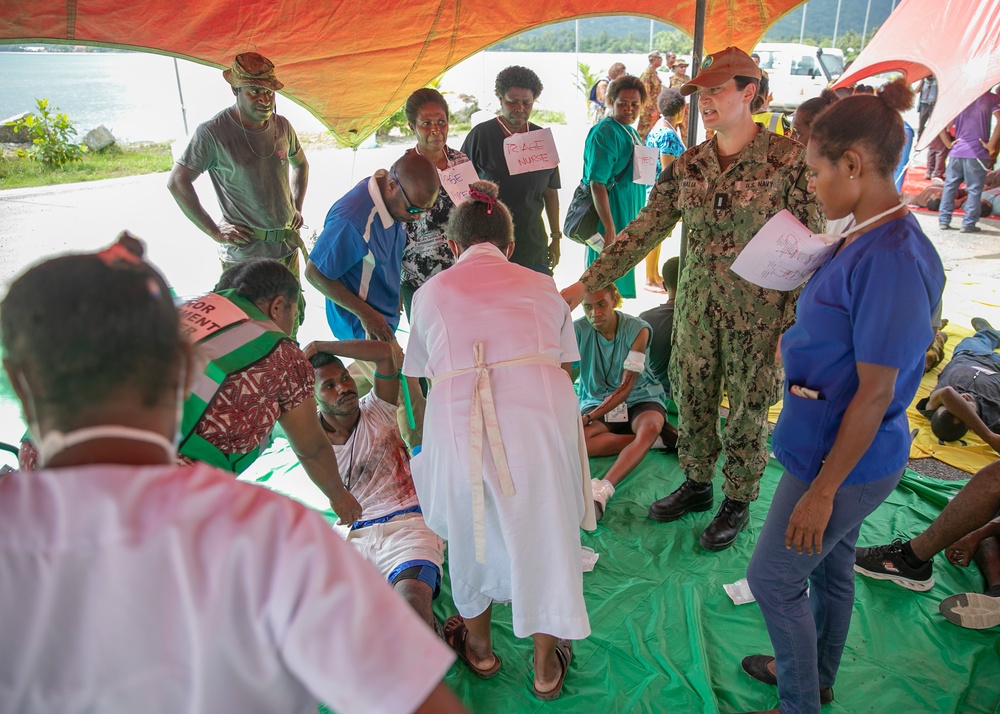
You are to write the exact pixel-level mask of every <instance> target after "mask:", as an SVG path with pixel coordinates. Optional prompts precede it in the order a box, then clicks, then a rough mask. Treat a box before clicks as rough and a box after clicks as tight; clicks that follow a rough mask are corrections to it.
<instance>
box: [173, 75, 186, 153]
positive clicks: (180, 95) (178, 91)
mask: <svg viewBox="0 0 1000 714" xmlns="http://www.w3.org/2000/svg"><path fill="white" fill-rule="evenodd" d="M174 76H175V77H177V96H178V97H180V100H181V119H183V120H184V136H188V118H187V109H185V108H184V92H182V91H181V71H180V69H179V68H178V67H177V58H176V57H174Z"/></svg>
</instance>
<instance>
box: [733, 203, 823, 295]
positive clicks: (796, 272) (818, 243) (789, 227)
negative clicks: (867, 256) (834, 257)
mask: <svg viewBox="0 0 1000 714" xmlns="http://www.w3.org/2000/svg"><path fill="white" fill-rule="evenodd" d="M829 237H831V238H834V239H839V238H840V236H829ZM826 238H828V236H826V235H823V234H818V233H817V234H813V233H812V232H811V231H810V230H809V229H808V228H806V227H805V226H804V225H802V223H801V222H800V221H799V219H797V218H796V217H795V216H793V215H792V214H791V212H790V211H789V210H788V209H787V208H786V209H784V210H782V211H780V212H778V213H777V214H776V215H775V216H773V217H772V218H771V220H769V221H768V222H767V223H765V224H764V226H763V228H761V229H760V230H759V231H757V235H755V236H754V237H753V238H752V239H751V240H750V242H749V243H747V245H746V247H745V248H744V249H743V250H742V252H740V254H739V255H738V256H737V257H736V260H734V261H733V268H732V269H733V272H734V273H736V274H737V275H739V276H740V277H741V278H744V279H745V280H749V281H750V282H751V283H753V284H754V285H760V286H761V287H763V288H769V289H771V290H792V289H794V288H797V287H798V286H799V285H801V284H802V283H804V282H805V281H806V278H808V277H809V276H810V275H812V274H813V272H814V271H815V270H816V268H818V267H819V266H820V265H822V264H823V261H825V260H826V258H827V256H828V255H829V254H830V251H832V250H833V249H834V246H835V245H836V243H835V242H834V243H827V242H826V240H825V239H826Z"/></svg>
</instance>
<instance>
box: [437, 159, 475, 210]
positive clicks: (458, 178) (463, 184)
mask: <svg viewBox="0 0 1000 714" xmlns="http://www.w3.org/2000/svg"><path fill="white" fill-rule="evenodd" d="M438 176H440V177H441V186H442V187H443V188H444V190H445V191H446V192H447V193H448V198H450V199H451V202H452V203H454V204H455V205H456V206H459V205H461V204H462V203H463V202H464V201H465V199H467V198H468V197H469V184H471V183H474V182H476V181H478V180H479V174H477V173H476V167H475V166H473V165H472V162H471V161H466V162H465V163H462V164H457V165H456V166H452V167H451V168H447V169H445V170H444V171H442V170H441V169H438Z"/></svg>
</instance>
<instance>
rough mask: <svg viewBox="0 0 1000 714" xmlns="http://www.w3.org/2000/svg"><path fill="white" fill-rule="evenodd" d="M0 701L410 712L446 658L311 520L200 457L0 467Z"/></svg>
mask: <svg viewBox="0 0 1000 714" xmlns="http://www.w3.org/2000/svg"><path fill="white" fill-rule="evenodd" d="M0 643H3V646H2V647H0V711H4V712H59V714H75V713H76V712H102V714H106V713H109V712H110V713H112V714H116V713H118V712H121V713H122V714H132V713H133V712H144V714H151V713H152V714H155V713H158V712H163V713H164V714H167V713H168V712H169V713H170V714H175V713H177V712H184V713H185V714H194V713H200V712H204V713H205V714H217V712H240V713H241V714H248V713H250V712H261V713H262V714H263V713H264V712H267V713H271V712H276V711H281V712H303V713H304V712H315V710H316V709H315V708H316V703H317V701H318V700H319V701H323V702H325V703H327V704H329V705H330V706H331V707H333V708H335V709H336V710H337V711H341V712H345V713H346V712H393V713H395V712H411V711H413V710H414V709H415V708H416V707H417V706H419V704H420V703H421V702H422V701H424V700H425V699H426V698H427V696H428V695H429V694H430V692H431V691H432V690H433V688H434V687H435V686H437V684H438V683H439V682H440V681H441V678H442V677H443V676H444V674H445V672H446V671H447V669H448V667H449V666H450V664H451V662H452V660H453V659H454V658H453V656H452V654H451V652H450V651H449V650H448V649H447V647H446V646H445V645H444V644H442V643H441V641H440V640H438V639H437V638H436V637H435V636H434V635H433V634H432V633H431V631H430V630H429V629H428V628H427V626H426V624H424V623H423V622H422V621H421V620H420V619H419V618H418V617H417V616H416V614H415V613H414V612H413V610H412V608H410V607H409V606H408V605H407V604H406V603H405V602H404V601H403V600H401V599H400V598H398V597H397V596H396V595H395V594H394V593H393V592H392V591H391V590H390V589H389V588H388V586H387V585H386V584H385V582H384V581H383V579H382V578H381V577H380V576H379V574H378V573H377V572H376V571H375V570H374V568H372V566H371V565H370V564H369V563H367V562H366V561H365V560H364V559H363V558H362V557H361V556H360V555H358V554H357V553H356V552H354V550H353V549H352V548H350V547H349V546H348V545H347V544H345V543H343V542H342V541H341V540H340V538H338V537H337V536H336V535H335V534H334V533H333V532H332V531H331V530H330V528H329V526H328V525H327V524H326V522H325V521H324V520H323V518H322V517H321V516H320V515H319V514H317V513H315V512H312V511H310V510H308V509H307V508H305V507H303V506H301V505H300V504H298V503H295V502H294V501H292V500H291V499H288V498H286V497H284V496H280V495H278V494H275V493H272V492H270V491H268V490H267V489H264V488H260V487H258V486H254V485H252V484H246V483H240V482H238V481H234V480H233V478H232V475H231V474H226V473H223V472H222V471H218V470H216V469H214V468H211V467H209V466H205V465H198V466H194V467H180V466H158V467H145V468H136V467H131V466H108V465H98V466H87V467H74V468H64V469H48V470H43V471H38V472H34V473H22V472H18V473H12V474H8V475H6V476H4V477H2V478H0Z"/></svg>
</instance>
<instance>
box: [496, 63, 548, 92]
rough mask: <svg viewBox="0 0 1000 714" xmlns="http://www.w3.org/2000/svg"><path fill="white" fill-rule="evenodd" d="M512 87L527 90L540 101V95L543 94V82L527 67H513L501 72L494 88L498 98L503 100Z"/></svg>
mask: <svg viewBox="0 0 1000 714" xmlns="http://www.w3.org/2000/svg"><path fill="white" fill-rule="evenodd" d="M511 87H520V88H522V89H527V90H528V91H529V92H531V94H532V96H533V98H534V99H538V95H539V94H541V93H542V80H540V79H539V78H538V75H537V74H535V73H534V72H532V71H531V70H530V69H528V68H527V67H521V66H519V65H511V66H510V67H507V68H506V69H502V70H500V74H498V75H497V81H496V85H495V87H494V88H495V89H496V93H497V96H498V97H500V98H501V99H502V98H503V96H504V95H505V94H507V90H508V89H510V88H511Z"/></svg>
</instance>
